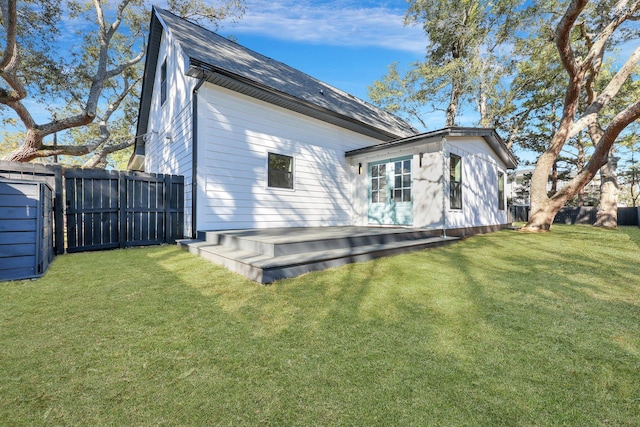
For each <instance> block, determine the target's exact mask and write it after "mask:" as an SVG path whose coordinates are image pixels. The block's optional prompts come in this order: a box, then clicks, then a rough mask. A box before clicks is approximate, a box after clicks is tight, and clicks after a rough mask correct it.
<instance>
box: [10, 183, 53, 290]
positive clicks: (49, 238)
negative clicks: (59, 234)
mask: <svg viewBox="0 0 640 427" xmlns="http://www.w3.org/2000/svg"><path fill="white" fill-rule="evenodd" d="M52 197H53V193H52V191H51V188H50V187H49V186H48V185H47V184H45V183H42V182H34V181H5V180H0V281H3V280H17V279H29V278H34V277H39V276H42V275H43V274H44V273H45V272H46V271H47V268H48V267H49V264H50V263H51V261H52V260H53V257H54V250H53V207H52Z"/></svg>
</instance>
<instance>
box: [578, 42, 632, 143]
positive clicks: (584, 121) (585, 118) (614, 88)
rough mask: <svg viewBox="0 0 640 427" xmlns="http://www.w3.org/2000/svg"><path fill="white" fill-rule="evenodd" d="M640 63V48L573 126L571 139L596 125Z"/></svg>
mask: <svg viewBox="0 0 640 427" xmlns="http://www.w3.org/2000/svg"><path fill="white" fill-rule="evenodd" d="M638 62H640V46H638V47H637V48H636V50H634V51H633V53H632V54H631V56H630V57H629V58H628V59H627V61H626V62H625V63H624V65H623V66H622V67H621V68H620V69H619V70H618V72H617V73H616V75H615V76H614V77H613V78H612V79H611V81H610V82H609V84H608V85H607V86H606V87H605V88H604V90H603V91H602V92H601V93H600V94H599V95H598V96H597V97H596V99H595V100H594V101H593V102H592V103H591V104H590V105H589V106H588V107H587V109H586V110H585V112H584V114H583V115H582V117H580V118H579V119H578V120H577V121H576V122H575V123H574V125H573V126H572V128H571V131H570V132H569V136H568V137H569V138H572V137H574V136H576V135H577V134H578V133H580V132H581V131H582V130H583V129H584V128H586V127H587V126H590V125H591V124H592V123H595V121H596V119H597V117H598V113H599V112H600V111H601V110H602V109H603V108H604V107H606V106H607V105H608V104H609V102H611V100H612V99H613V98H614V97H615V96H616V95H617V93H618V92H619V91H620V88H621V87H622V85H623V84H624V82H625V81H626V80H627V79H628V78H629V76H630V75H631V73H633V71H634V70H635V68H636V66H637V65H638Z"/></svg>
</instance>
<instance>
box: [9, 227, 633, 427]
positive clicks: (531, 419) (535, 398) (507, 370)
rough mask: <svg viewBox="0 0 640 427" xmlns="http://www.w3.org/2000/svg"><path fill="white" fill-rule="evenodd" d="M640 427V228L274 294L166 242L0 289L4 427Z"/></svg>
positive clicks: (58, 263)
mask: <svg viewBox="0 0 640 427" xmlns="http://www.w3.org/2000/svg"><path fill="white" fill-rule="evenodd" d="M45 424H51V425H169V426H176V425H190V426H192V425H234V426H235V425H300V426H312V425H349V426H351V425H353V426H356V425H357V426H378V425H379V426H391V425H393V426H411V425H413V426H438V425H441V426H457V425H474V426H475V425H478V426H496V425H505V426H532V425H576V426H598V425H603V426H604V425H607V426H609V425H616V426H620V425H623V426H624V425H629V426H632V425H633V426H637V425H640V229H638V228H631V227H629V228H621V229H619V230H617V231H607V230H600V229H593V228H591V227H580V226H575V227H570V226H554V228H553V231H552V232H551V233H547V234H541V235H530V234H522V233H517V232H512V231H509V232H507V231H505V232H500V233H495V234H491V235H484V236H477V237H473V238H469V239H466V240H464V241H462V242H460V243H458V244H456V245H453V246H449V247H445V248H439V249H432V250H428V251H423V252H416V253H411V254H406V255H401V256H396V257H391V258H386V259H379V260H376V261H372V262H367V263H361V264H352V265H347V266H344V267H340V268H336V269H332V270H328V271H325V272H319V273H312V274H308V275H306V276H302V277H299V278H296V279H289V280H284V281H280V282H277V283H274V284H272V285H270V286H261V285H257V284H255V283H253V282H249V281H247V280H245V279H243V278H241V277H240V276H237V275H235V274H233V273H230V272H228V271H226V270H224V269H222V268H220V267H217V266H214V265H212V264H209V263H207V262H206V261H203V260H200V259H198V258H196V257H194V256H192V255H190V254H188V253H187V252H183V251H180V250H179V249H177V248H176V247H173V246H164V247H153V248H145V249H128V250H116V251H109V252H100V253H82V254H73V255H64V256H60V257H58V258H57V259H56V260H55V261H54V263H53V264H52V266H51V267H50V269H49V272H48V273H47V274H46V276H45V277H44V278H42V279H40V280H36V281H22V282H8V283H0V425H10V426H17V425H45Z"/></svg>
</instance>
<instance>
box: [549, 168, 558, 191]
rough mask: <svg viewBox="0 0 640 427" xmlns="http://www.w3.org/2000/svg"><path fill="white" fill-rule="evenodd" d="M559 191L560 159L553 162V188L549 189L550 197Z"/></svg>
mask: <svg viewBox="0 0 640 427" xmlns="http://www.w3.org/2000/svg"><path fill="white" fill-rule="evenodd" d="M557 192H558V160H555V161H554V162H553V166H552V168H551V190H549V197H551V196H553V195H554V194H556V193H557Z"/></svg>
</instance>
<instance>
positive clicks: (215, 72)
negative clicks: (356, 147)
mask: <svg viewBox="0 0 640 427" xmlns="http://www.w3.org/2000/svg"><path fill="white" fill-rule="evenodd" d="M203 72H204V74H205V78H206V80H207V81H208V82H209V83H212V84H215V85H217V86H221V87H224V88H227V89H229V90H233V91H235V92H238V93H241V94H244V95H247V96H250V97H252V98H255V99H259V100H261V101H264V102H268V103H270V104H274V105H277V106H279V107H282V108H285V109H288V110H291V111H295V112H297V113H300V114H303V115H305V116H308V117H313V118H316V119H318V120H322V121H324V122H327V123H331V124H334V125H336V126H340V127H342V128H345V129H349V130H351V131H354V132H357V133H360V134H363V135H366V136H370V137H372V138H375V139H378V140H380V141H388V140H389V139H397V138H401V137H402V136H403V135H398V134H397V133H393V132H390V131H388V130H386V129H381V128H378V127H375V126H372V125H369V124H366V123H363V122H361V121H359V120H357V119H354V118H352V117H349V116H345V115H342V114H339V113H336V112H334V111H331V110H329V109H326V108H323V107H321V106H318V105H316V104H313V103H311V102H308V101H305V100H304V99H300V98H297V97H294V96H292V95H289V94H287V93H284V92H280V91H278V90H276V89H273V88H271V87H269V86H265V85H263V84H261V83H259V82H256V81H253V80H251V79H248V78H246V77H244V76H240V75H238V74H235V73H231V72H229V71H227V70H224V69H221V68H218V67H215V66H212V65H210V64H206V63H204V62H201V61H198V60H197V59H194V58H189V67H188V69H187V72H186V74H187V75H188V76H190V77H195V78H200V77H201V76H202V75H203Z"/></svg>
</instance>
